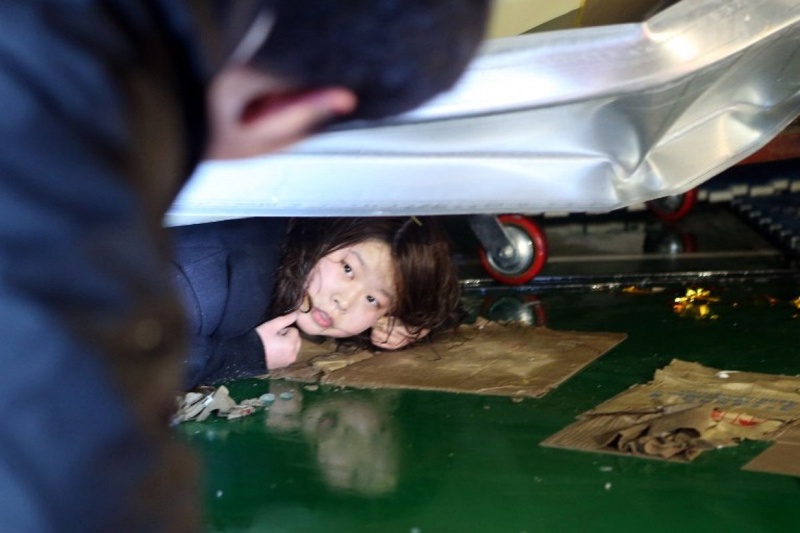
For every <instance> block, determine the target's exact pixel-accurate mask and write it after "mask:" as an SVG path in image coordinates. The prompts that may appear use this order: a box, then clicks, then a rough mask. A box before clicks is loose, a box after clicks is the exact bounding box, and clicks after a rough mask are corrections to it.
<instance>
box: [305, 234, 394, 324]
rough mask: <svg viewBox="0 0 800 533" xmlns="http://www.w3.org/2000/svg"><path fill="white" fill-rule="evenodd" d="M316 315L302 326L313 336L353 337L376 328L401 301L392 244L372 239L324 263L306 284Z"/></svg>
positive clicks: (311, 314)
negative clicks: (399, 299) (395, 279)
mask: <svg viewBox="0 0 800 533" xmlns="http://www.w3.org/2000/svg"><path fill="white" fill-rule="evenodd" d="M306 290H307V291H308V295H309V296H310V297H311V310H310V311H309V312H308V313H301V314H300V316H299V317H298V319H297V323H296V325H297V327H298V328H300V330H302V331H303V332H304V333H307V334H309V335H324V336H326V337H339V338H342V337H351V336H353V335H357V334H359V333H361V332H363V331H366V330H367V329H369V328H371V327H372V326H373V325H374V324H375V322H377V320H378V319H379V318H381V317H382V316H384V315H386V314H387V313H388V312H389V311H390V310H391V309H392V308H393V307H394V303H395V301H396V296H395V287H394V268H393V266H392V257H391V251H390V249H389V245H387V244H386V243H384V242H381V241H377V240H367V241H363V242H360V243H358V244H355V245H353V246H348V247H346V248H342V249H341V250H336V251H335V252H331V253H330V254H328V255H326V256H325V257H323V258H322V259H320V260H319V261H318V262H317V264H316V265H314V268H313V269H312V270H311V273H310V274H309V275H308V279H307V280H306Z"/></svg>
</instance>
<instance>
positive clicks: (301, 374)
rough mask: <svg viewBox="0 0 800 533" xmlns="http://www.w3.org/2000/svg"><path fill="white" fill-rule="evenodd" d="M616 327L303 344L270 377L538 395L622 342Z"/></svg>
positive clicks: (508, 327)
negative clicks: (392, 346)
mask: <svg viewBox="0 0 800 533" xmlns="http://www.w3.org/2000/svg"><path fill="white" fill-rule="evenodd" d="M624 339H625V335H624V334H621V333H586V332H576V331H554V330H551V329H548V328H544V327H531V326H527V325H522V324H500V323H497V322H483V321H482V322H480V323H477V324H474V325H469V326H462V327H460V328H459V330H458V332H457V333H456V335H455V336H454V337H452V338H449V339H446V340H438V341H434V342H431V343H422V344H420V345H417V346H414V347H411V348H409V349H406V350H401V351H398V352H380V353H371V352H364V351H362V352H357V353H354V354H349V355H348V354H340V353H332V351H331V350H332V345H330V344H325V345H317V346H314V345H309V346H306V345H307V344H308V343H304V348H303V351H302V352H301V355H300V356H299V358H298V362H297V363H295V364H294V365H292V366H290V367H287V368H285V369H280V370H277V371H273V372H271V373H270V374H269V377H274V378H284V379H290V380H295V381H305V382H318V383H323V384H333V385H341V386H348V387H356V388H397V389H424V390H439V391H450V392H463V393H473V394H485V395H497V396H519V397H531V398H539V397H541V396H544V395H545V394H547V392H549V391H550V390H552V389H554V388H555V387H557V386H558V385H559V384H560V383H563V382H564V381H565V380H566V379H567V378H569V377H570V376H572V375H573V374H575V373H576V372H578V371H579V370H580V369H582V368H583V367H585V366H586V365H587V364H589V363H590V362H592V361H593V360H595V359H596V358H598V357H600V356H601V355H603V354H604V353H606V352H607V351H608V350H610V349H611V348H613V347H614V346H616V345H617V344H619V343H620V342H622V340H624Z"/></svg>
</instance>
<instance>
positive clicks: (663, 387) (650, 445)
mask: <svg viewBox="0 0 800 533" xmlns="http://www.w3.org/2000/svg"><path fill="white" fill-rule="evenodd" d="M796 420H800V378H797V377H790V376H777V375H770V374H757V373H748V372H735V371H724V370H716V369H713V368H708V367H704V366H702V365H699V364H697V363H687V362H685V361H679V360H673V361H672V362H671V363H670V364H669V365H668V366H667V367H665V368H663V369H660V370H657V371H656V373H655V377H654V379H653V381H651V382H650V383H647V384H644V385H634V386H633V387H631V388H630V389H628V390H627V391H625V392H623V393H621V394H619V395H617V396H615V397H613V398H611V399H610V400H608V401H606V402H604V403H602V404H601V405H599V406H598V407H596V408H595V409H592V410H590V411H587V412H585V413H583V414H582V415H580V416H579V417H578V421H577V422H575V423H574V424H572V425H570V426H568V427H566V428H565V429H563V430H562V431H560V432H558V433H556V434H555V435H553V436H551V437H549V438H548V439H546V440H545V441H544V442H542V445H544V446H553V447H561V448H570V449H575V450H585V451H597V452H608V453H622V454H626V455H636V456H642V457H650V458H655V459H665V460H673V461H691V460H692V459H694V458H696V457H697V456H698V455H700V454H701V453H702V452H704V451H706V450H711V449H715V448H721V447H725V446H735V445H736V444H737V443H739V442H740V441H742V440H744V439H750V440H766V441H775V440H779V439H780V438H781V435H784V434H785V433H786V431H785V430H786V428H788V427H790V426H791V425H792V424H793V423H794V422H795V421H796Z"/></svg>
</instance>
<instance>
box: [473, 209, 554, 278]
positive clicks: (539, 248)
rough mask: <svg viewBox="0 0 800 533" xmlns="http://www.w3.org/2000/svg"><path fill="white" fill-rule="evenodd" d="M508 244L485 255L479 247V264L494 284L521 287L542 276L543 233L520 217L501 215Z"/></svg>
mask: <svg viewBox="0 0 800 533" xmlns="http://www.w3.org/2000/svg"><path fill="white" fill-rule="evenodd" d="M497 221H498V222H499V223H500V225H501V226H502V227H503V230H504V232H505V233H506V236H507V237H508V241H509V243H508V244H507V245H506V246H501V247H498V248H497V249H496V250H495V251H494V253H487V251H486V248H485V246H481V248H480V249H479V251H478V253H479V254H480V258H481V264H482V265H483V268H484V269H485V270H486V272H488V273H489V275H490V276H491V277H492V278H494V279H495V280H497V281H499V282H501V283H506V284H508V285H521V284H523V283H527V282H528V281H530V280H532V279H533V278H534V277H535V276H536V275H537V274H538V273H539V272H541V270H542V268H543V267H544V264H545V262H546V261H547V245H546V240H545V236H544V232H543V231H542V229H541V228H540V227H539V226H538V225H537V224H536V223H534V222H533V221H532V220H530V219H529V218H526V217H524V216H522V215H500V216H499V217H497Z"/></svg>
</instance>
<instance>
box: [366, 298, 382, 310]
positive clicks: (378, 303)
mask: <svg viewBox="0 0 800 533" xmlns="http://www.w3.org/2000/svg"><path fill="white" fill-rule="evenodd" d="M367 302H369V304H370V305H374V306H375V307H380V305H381V304H380V302H379V301H378V299H377V298H375V297H374V296H369V295H367Z"/></svg>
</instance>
